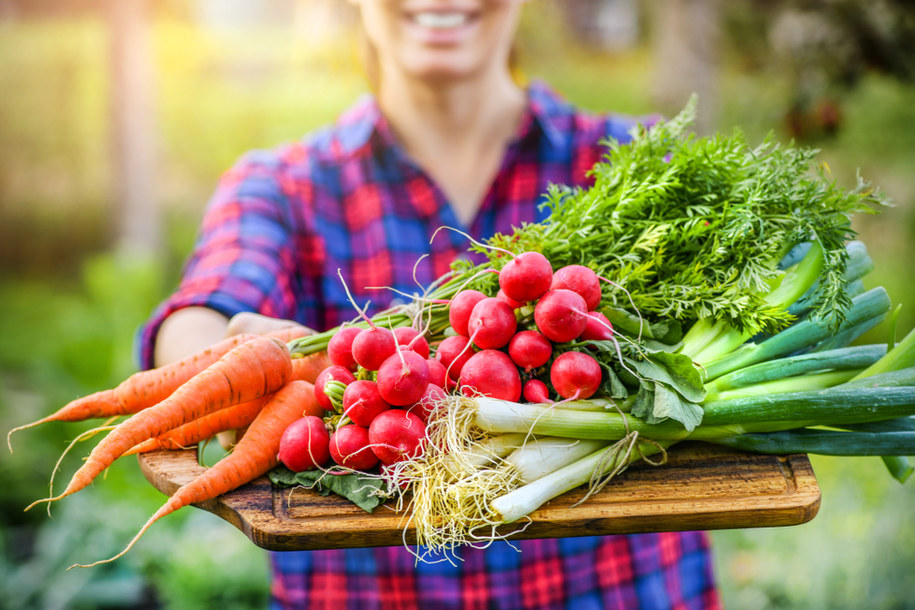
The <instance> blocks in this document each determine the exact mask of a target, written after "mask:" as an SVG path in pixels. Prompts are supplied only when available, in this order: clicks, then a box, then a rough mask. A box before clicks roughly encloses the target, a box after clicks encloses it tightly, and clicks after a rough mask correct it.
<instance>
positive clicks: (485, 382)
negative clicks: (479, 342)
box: [460, 349, 521, 402]
mask: <svg viewBox="0 0 915 610" xmlns="http://www.w3.org/2000/svg"><path fill="white" fill-rule="evenodd" d="M460 384H461V390H462V391H463V392H464V393H465V394H468V395H469V394H472V393H473V390H475V391H477V392H479V393H480V394H483V395H484V396H491V397H493V398H501V399H502V400H510V401H512V402H518V400H520V399H521V375H520V374H519V373H518V367H516V366H515V363H514V362H512V359H511V358H509V357H508V354H506V353H505V352H500V351H499V350H494V349H484V350H483V351H481V352H477V353H476V354H474V355H473V356H472V357H471V358H470V360H468V361H467V364H465V365H464V368H463V370H462V371H461V380H460Z"/></svg>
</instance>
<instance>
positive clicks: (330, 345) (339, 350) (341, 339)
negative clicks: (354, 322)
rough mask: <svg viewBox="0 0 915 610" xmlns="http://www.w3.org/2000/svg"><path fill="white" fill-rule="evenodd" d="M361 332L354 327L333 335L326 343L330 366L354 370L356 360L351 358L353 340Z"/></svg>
mask: <svg viewBox="0 0 915 610" xmlns="http://www.w3.org/2000/svg"><path fill="white" fill-rule="evenodd" d="M360 332H362V329H361V328H358V327H356V326H347V327H346V328H341V329H340V330H338V331H337V332H335V333H334V336H333V337H331V338H330V341H328V342H327V357H328V359H330V361H331V363H332V364H337V365H340V366H342V367H346V368H348V369H349V370H351V371H355V370H356V366H357V364H356V360H355V359H354V358H353V339H355V338H356V335H358V334H359V333H360Z"/></svg>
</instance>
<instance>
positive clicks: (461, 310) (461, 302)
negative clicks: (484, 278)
mask: <svg viewBox="0 0 915 610" xmlns="http://www.w3.org/2000/svg"><path fill="white" fill-rule="evenodd" d="M485 298H486V295H485V294H483V293H482V292H480V291H479V290H472V289H467V290H461V291H460V292H459V293H457V294H456V295H454V298H453V299H451V306H450V307H449V309H448V323H449V324H451V328H453V329H454V330H455V332H457V334H459V335H464V336H465V337H467V336H470V333H469V332H467V320H468V319H469V318H470V312H471V311H473V306H474V305H476V304H477V303H479V302H480V301H482V300H483V299H485Z"/></svg>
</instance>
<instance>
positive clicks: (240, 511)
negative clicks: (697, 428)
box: [139, 442, 820, 551]
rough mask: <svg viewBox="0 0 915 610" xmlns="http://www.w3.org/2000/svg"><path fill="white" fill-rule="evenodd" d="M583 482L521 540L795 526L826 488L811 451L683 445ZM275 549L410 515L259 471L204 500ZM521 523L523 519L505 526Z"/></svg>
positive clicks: (324, 542)
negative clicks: (607, 478) (286, 484)
mask: <svg viewBox="0 0 915 610" xmlns="http://www.w3.org/2000/svg"><path fill="white" fill-rule="evenodd" d="M139 462H140V468H141V469H142V471H143V474H144V475H145V476H146V478H147V479H148V480H149V481H150V483H152V484H153V485H154V486H155V487H156V488H157V489H158V490H160V491H162V492H163V493H165V494H171V493H173V492H174V491H175V490H176V489H177V488H178V487H179V486H180V485H182V484H184V483H186V482H188V481H189V480H191V479H192V478H193V477H194V476H196V475H197V474H199V473H200V472H201V471H202V470H203V467H202V466H200V465H198V463H197V452H196V450H193V449H191V450H185V451H158V452H154V453H148V454H144V455H140V456H139ZM584 493H585V490H584V488H581V489H576V490H572V491H570V492H568V493H566V494H564V495H562V496H560V497H558V498H556V499H554V500H552V501H550V502H549V503H547V504H545V505H544V506H542V507H541V508H540V509H538V510H537V511H536V512H534V513H533V514H532V515H531V517H532V519H533V522H532V523H530V524H529V525H528V526H527V527H526V529H524V531H522V532H518V533H516V534H514V535H513V538H514V539H522V538H555V537H570V536H586V535H595V534H622V533H627V534H628V533H638V532H658V531H682V530H694V529H703V530H711V529H733V528H747V527H770V526H786V525H798V524H801V523H805V522H807V521H809V520H811V519H813V517H814V516H815V515H816V513H817V510H818V509H819V506H820V490H819V486H818V485H817V482H816V477H815V476H814V473H813V469H812V467H811V465H810V461H809V460H808V459H807V456H805V455H788V456H771V455H756V454H747V453H741V452H738V451H734V450H730V449H725V448H721V447H716V446H713V445H708V444H704V443H689V442H684V443H680V444H678V445H677V446H675V447H674V448H672V449H671V450H670V451H669V459H668V463H667V464H665V465H662V466H650V465H648V464H637V465H634V466H632V467H630V468H629V469H628V470H627V471H625V472H624V473H623V474H622V475H620V476H619V477H617V478H616V479H614V480H612V481H611V482H610V483H609V484H608V485H607V486H606V487H605V488H604V489H603V490H602V491H601V492H600V493H597V494H595V495H594V496H592V497H591V498H589V499H588V500H587V501H586V502H583V503H582V504H581V505H579V506H573V505H574V504H575V503H576V502H577V501H578V500H580V499H581V498H582V496H583V495H584ZM197 506H198V507H199V508H202V509H204V510H207V511H210V512H212V513H214V514H216V515H218V516H219V517H221V518H223V519H225V520H226V521H228V522H229V523H231V524H232V525H234V526H235V527H237V528H238V529H240V530H241V531H242V532H244V534H245V535H246V536H248V538H250V539H251V540H252V541H253V542H254V544H256V545H257V546H260V547H263V548H265V549H270V550H279V551H290V550H314V549H333V548H350V547H371V546H393V545H400V544H403V543H404V540H406V541H407V542H410V540H411V538H410V533H411V532H410V530H409V529H408V530H407V532H406V537H405V533H404V519H403V518H402V515H401V514H398V513H395V512H394V511H393V510H391V509H390V508H388V507H386V506H381V507H379V508H377V509H375V511H374V512H373V513H371V514H369V513H366V512H364V511H363V510H361V509H360V508H358V507H356V506H355V505H353V504H351V503H350V502H349V501H347V500H345V499H343V498H340V497H337V496H333V495H331V496H327V497H323V496H321V495H319V494H318V493H316V492H313V491H310V490H305V489H295V490H290V489H280V488H275V487H273V485H272V484H271V483H270V481H269V480H268V479H267V478H266V477H261V478H259V479H257V480H255V481H253V482H252V483H250V484H248V485H245V486H243V487H241V488H239V489H237V490H235V491H233V492H231V493H228V494H225V495H223V496H220V497H218V498H216V499H214V500H210V501H208V502H204V503H201V504H198V505H197ZM506 527H508V528H515V529H516V528H517V526H511V525H509V526H506Z"/></svg>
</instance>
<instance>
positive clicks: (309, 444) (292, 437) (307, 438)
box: [278, 415, 330, 472]
mask: <svg viewBox="0 0 915 610" xmlns="http://www.w3.org/2000/svg"><path fill="white" fill-rule="evenodd" d="M329 444H330V435H329V434H328V433H327V428H325V427H324V420H322V419H321V418H320V417H317V416H315V415H306V416H305V417H301V418H299V419H297V420H295V421H294V422H292V423H291V424H289V425H288V426H287V427H286V429H285V430H283V434H282V435H281V436H280V448H279V455H278V457H279V460H280V461H281V462H282V463H283V464H284V465H285V466H286V468H288V469H289V470H292V471H295V472H302V471H303V470H311V469H312V468H317V467H318V466H323V465H324V464H326V463H327V460H329V459H330V451H329Z"/></svg>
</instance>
